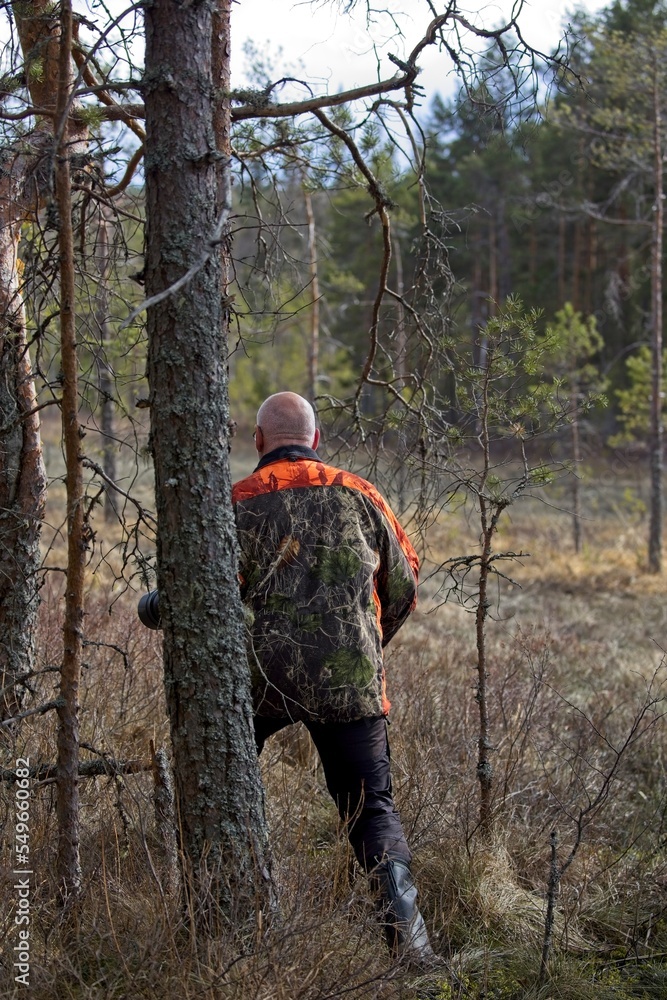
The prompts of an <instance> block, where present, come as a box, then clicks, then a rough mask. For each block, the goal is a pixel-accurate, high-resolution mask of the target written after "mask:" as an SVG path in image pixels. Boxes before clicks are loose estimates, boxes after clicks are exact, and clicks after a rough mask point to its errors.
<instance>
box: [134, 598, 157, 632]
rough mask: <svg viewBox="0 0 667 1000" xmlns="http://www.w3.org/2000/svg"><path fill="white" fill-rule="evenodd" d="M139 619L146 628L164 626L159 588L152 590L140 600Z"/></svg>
mask: <svg viewBox="0 0 667 1000" xmlns="http://www.w3.org/2000/svg"><path fill="white" fill-rule="evenodd" d="M137 611H138V614H139V619H140V621H141V623H142V625H145V626H146V628H162V619H161V618H160V598H159V594H158V592H157V590H151V591H149V592H148V593H147V594H144V596H143V597H142V598H141V600H140V601H139V607H138V609H137Z"/></svg>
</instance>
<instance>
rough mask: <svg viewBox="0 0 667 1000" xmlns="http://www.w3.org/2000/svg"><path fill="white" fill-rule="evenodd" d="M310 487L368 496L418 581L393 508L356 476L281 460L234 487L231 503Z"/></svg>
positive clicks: (410, 550) (309, 462)
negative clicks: (347, 491)
mask: <svg viewBox="0 0 667 1000" xmlns="http://www.w3.org/2000/svg"><path fill="white" fill-rule="evenodd" d="M310 486H346V487H347V488H348V489H351V490H357V491H358V492H359V493H363V494H364V496H367V497H368V499H369V500H370V501H371V503H372V504H373V506H374V507H376V508H377V509H378V510H379V511H380V512H381V513H382V514H383V515H384V517H385V518H386V519H387V521H388V522H389V524H390V525H391V528H392V530H393V532H394V534H395V535H396V538H397V540H398V544H399V545H400V547H401V549H402V550H403V554H404V555H405V557H406V559H407V560H408V563H409V564H410V568H411V569H412V572H413V573H414V575H415V580H417V579H418V578H419V556H418V555H417V553H416V552H415V550H414V548H413V546H412V544H411V542H410V539H409V538H408V536H407V535H406V533H405V532H404V530H403V528H402V527H401V525H400V524H399V523H398V521H397V519H396V516H395V515H394V512H393V511H392V509H391V507H390V506H389V504H388V503H387V501H386V500H385V499H384V497H383V496H382V494H380V493H379V492H378V491H377V490H376V489H375V487H374V486H373V485H372V484H371V483H369V482H367V480H365V479H362V478H361V476H355V475H354V473H353V472H346V471H345V470H344V469H336V468H334V467H333V466H331V465H325V464H324V463H323V462H316V461H314V460H313V459H308V458H306V459H300V460H299V461H296V462H293V461H290V459H288V458H285V459H280V460H279V461H277V462H271V464H270V465H265V466H264V467H263V468H262V469H258V470H257V471H256V472H253V473H252V475H250V476H247V477H246V479H241V480H240V481H239V482H238V483H235V484H234V486H233V487H232V503H239V501H241V500H250V499H251V498H252V497H256V496H261V495H262V494H263V493H275V492H276V491H277V490H293V489H303V488H307V487H310Z"/></svg>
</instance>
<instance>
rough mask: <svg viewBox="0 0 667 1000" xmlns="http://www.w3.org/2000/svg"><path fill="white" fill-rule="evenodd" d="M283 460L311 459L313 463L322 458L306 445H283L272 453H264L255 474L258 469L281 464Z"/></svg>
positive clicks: (273, 449)
mask: <svg viewBox="0 0 667 1000" xmlns="http://www.w3.org/2000/svg"><path fill="white" fill-rule="evenodd" d="M283 459H290V460H291V461H293V462H298V461H299V460H303V459H310V460H311V461H313V462H319V460H320V456H319V455H318V454H317V452H316V451H314V450H313V449H312V448H308V447H307V446H306V445H305V444H281V445H278V446H277V447H276V448H272V449H271V451H266V452H264V454H263V455H262V457H261V458H260V460H259V462H258V463H257V468H256V469H255V472H256V471H257V469H262V468H263V467H264V466H265V465H270V464H271V462H280V461H282V460H283Z"/></svg>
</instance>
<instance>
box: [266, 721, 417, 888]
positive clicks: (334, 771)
mask: <svg viewBox="0 0 667 1000" xmlns="http://www.w3.org/2000/svg"><path fill="white" fill-rule="evenodd" d="M290 721H291V720H290V719H268V718H264V717H262V716H255V740H256V742H257V752H258V753H261V752H262V748H263V746H264V743H265V741H266V739H267V738H268V737H269V736H271V735H272V734H273V733H277V732H278V731H279V730H280V729H284V728H285V726H288V725H290ZM304 725H305V726H306V728H307V729H308V732H309V733H310V735H311V736H312V738H313V742H314V744H315V746H316V747H317V752H318V753H319V755H320V760H321V761H322V767H323V768H324V776H325V778H326V782H327V788H328V789H329V793H330V795H331V797H332V798H333V800H334V802H335V803H336V806H337V807H338V812H339V814H340V817H341V819H342V820H343V822H344V823H345V824H346V827H347V835H348V837H349V839H350V844H351V845H352V848H353V850H354V853H355V855H356V857H357V860H358V861H359V864H361V865H362V866H363V867H364V868H365V869H366V870H367V871H370V870H371V869H372V868H373V867H374V866H375V865H377V864H378V863H379V862H380V861H382V859H383V858H396V859H400V860H402V861H405V862H406V863H407V864H409V863H410V861H411V859H412V855H411V854H410V849H409V848H408V845H407V842H406V840H405V834H404V833H403V827H402V826H401V821H400V818H399V815H398V813H397V812H396V807H395V805H394V798H393V795H392V790H391V775H390V772H389V740H388V739H387V720H386V719H385V717H384V716H382V715H381V716H376V717H374V718H371V719H359V720H357V721H355V722H342V723H333V722H306V723H304Z"/></svg>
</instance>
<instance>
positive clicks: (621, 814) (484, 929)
mask: <svg viewBox="0 0 667 1000" xmlns="http://www.w3.org/2000/svg"><path fill="white" fill-rule="evenodd" d="M246 464H247V463H246ZM241 465H242V466H243V463H241ZM245 471H247V469H246V468H245V466H243V467H242V469H241V472H245ZM607 471H608V470H607ZM607 471H605V473H604V474H602V473H598V474H597V475H593V473H592V472H590V471H589V474H588V476H587V480H586V483H585V487H586V491H585V507H584V510H585V517H586V520H585V522H584V545H583V549H582V551H581V552H580V553H579V554H575V553H574V551H573V544H572V541H571V537H570V535H571V527H570V518H569V515H568V514H567V512H566V508H567V505H568V497H567V483H566V482H563V483H562V484H561V485H560V486H558V485H557V486H556V487H555V488H554V489H552V491H551V492H550V493H549V494H548V495H547V500H548V503H546V504H545V503H538V502H536V501H533V500H526V501H525V502H522V503H519V504H517V505H516V507H513V508H511V510H510V512H509V513H507V514H505V515H504V517H503V520H502V521H501V526H500V532H499V536H498V539H497V544H496V546H495V547H496V550H497V551H508V552H509V551H512V552H520V551H523V552H529V553H530V556H529V557H526V558H521V559H518V560H514V561H513V562H508V563H503V564H502V570H503V572H506V573H507V575H509V576H511V577H512V578H513V580H514V581H515V583H510V582H508V581H507V580H504V579H500V580H498V581H497V585H496V586H495V587H494V589H493V594H492V603H491V607H490V609H489V621H488V625H487V645H488V665H489V706H490V714H491V733H492V742H493V745H494V751H493V764H494V798H493V830H492V833H491V834H490V835H489V836H487V837H484V836H482V834H481V831H480V828H479V820H478V815H479V799H478V784H477V777H476V764H477V738H478V706H477V703H476V700H475V691H476V674H475V665H476V646H475V627H474V618H473V615H472V614H471V612H470V606H468V607H467V608H466V607H465V606H462V605H461V603H460V602H458V601H457V600H455V598H454V596H453V595H450V597H449V599H448V600H447V602H446V603H443V602H444V596H445V591H446V587H444V586H443V578H442V575H438V574H437V573H435V572H434V571H433V570H434V567H435V566H437V565H439V564H440V563H442V561H443V560H445V559H447V558H449V557H450V556H451V555H461V554H464V553H466V552H472V551H474V547H475V544H476V538H477V536H478V529H476V527H475V521H474V517H472V516H469V515H467V514H466V512H465V511H463V510H460V509H459V510H458V511H456V512H454V511H446V512H445V513H444V514H443V515H442V516H441V517H440V518H439V519H438V522H437V524H435V525H434V526H433V528H432V529H431V531H430V532H429V536H428V543H429V550H428V559H427V560H426V561H425V564H424V571H423V583H422V588H421V599H420V605H419V608H418V610H417V611H416V612H415V614H414V615H413V616H412V618H411V620H410V621H409V622H408V623H407V624H406V625H405V627H404V628H403V629H402V631H401V632H400V633H399V635H398V636H397V637H396V639H395V640H394V641H393V642H392V644H391V645H390V647H389V648H388V650H387V663H386V669H387V678H388V690H389V696H390V698H391V700H392V703H393V709H392V713H391V727H390V739H391V746H392V766H393V774H394V785H395V793H396V800H397V804H398V807H399V810H400V813H401V817H402V819H403V822H404V825H405V828H406V831H407V834H408V839H409V842H410V844H411V846H412V849H413V852H414V871H415V875H416V878H417V880H418V884H419V888H420V894H421V906H422V910H423V912H424V915H425V918H426V921H427V924H428V927H429V931H430V934H431V938H432V941H433V944H434V947H435V948H436V950H437V951H439V952H440V953H441V954H442V955H443V956H446V958H447V961H448V963H449V968H450V969H451V970H452V971H453V972H455V973H456V977H455V978H454V979H451V978H450V977H449V975H448V974H447V973H446V971H442V972H438V973H434V974H430V975H424V976H421V977H420V976H416V975H414V974H412V973H410V972H409V971H407V970H404V969H401V968H399V967H396V966H392V965H391V963H390V961H389V958H388V955H387V954H386V952H385V950H384V946H383V942H382V935H381V931H380V929H379V928H378V926H377V923H376V919H375V914H374V907H373V900H372V898H371V896H370V894H369V891H368V887H367V884H366V879H365V877H363V875H362V874H361V873H360V872H359V871H358V870H357V869H356V867H355V865H354V864H353V862H352V859H351V858H350V855H349V851H348V848H347V845H346V842H345V839H344V837H343V836H342V835H341V831H340V829H339V824H338V820H337V814H336V811H335V809H334V808H333V805H332V803H331V802H330V800H329V797H328V795H327V792H326V788H325V785H324V781H323V776H322V773H321V768H320V767H319V764H318V760H317V755H316V753H315V752H314V750H313V748H312V746H311V744H310V740H309V737H308V735H307V733H306V732H305V731H304V730H302V729H301V727H292V728H291V729H290V730H288V731H286V732H284V733H283V734H280V735H278V736H276V737H273V738H272V739H271V740H270V741H269V743H268V744H267V747H266V750H265V752H264V754H263V755H262V769H263V774H264V779H265V784H266V788H267V808H268V814H269V820H270V825H271V831H272V842H273V850H274V858H275V872H276V879H277V884H278V888H279V892H280V905H281V919H280V921H276V922H275V923H274V924H273V925H269V926H268V927H267V926H263V925H262V926H259V927H257V928H256V929H255V936H254V938H252V939H248V938H246V940H245V947H246V950H245V953H242V952H241V951H240V948H239V941H238V938H237V937H236V936H235V935H231V934H230V935H227V936H225V935H222V936H221V937H220V938H218V939H216V940H213V941H206V940H201V939H198V938H197V935H196V933H195V932H194V931H193V930H191V929H189V928H188V926H187V925H186V924H185V922H184V921H183V918H182V914H181V908H180V904H179V901H178V892H177V890H175V889H174V879H175V874H176V873H175V872H174V871H173V870H172V869H171V868H170V854H169V851H168V850H166V849H165V843H164V839H163V837H162V836H161V835H160V834H159V833H158V830H157V828H156V819H155V811H154V807H153V801H152V794H153V786H152V778H151V773H150V771H146V772H141V773H138V774H135V775H126V776H124V777H122V778H109V777H103V778H94V779H88V780H85V781H83V782H82V810H83V812H82V817H83V828H82V841H81V848H82V864H83V878H84V891H83V901H82V905H81V908H80V911H79V914H78V924H77V926H76V927H74V928H72V927H71V926H70V927H65V926H61V925H60V923H59V913H58V910H57V907H56V906H55V904H54V902H53V899H54V897H55V891H54V890H55V886H54V878H53V870H54V857H55V849H56V843H55V838H56V818H55V812H54V800H55V789H54V785H53V782H52V781H46V782H43V783H42V784H40V785H39V786H38V787H36V788H35V789H34V795H33V799H32V805H31V829H30V837H31V841H30V844H31V858H32V860H33V870H34V872H35V875H34V881H33V889H32V897H31V938H30V941H31V971H30V990H29V995H30V996H33V997H36V998H39V1000H46V998H49V1000H60V998H62V1000H65V998H79V997H81V998H83V997H86V998H87V997H90V998H100V1000H102V998H105V1000H106V998H113V1000H116V998H117V1000H123V998H127V1000H134V998H146V1000H153V998H155V1000H157V998H172V997H173V998H179V1000H181V998H182V1000H194V998H195V997H196V998H209V1000H218V998H219V1000H223V998H224V1000H227V998H229V1000H232V998H233V1000H252V998H256V1000H274V998H275V1000H329V998H331V1000H333V998H334V997H352V998H378V1000H380V998H383V1000H385V998H386V1000H412V998H415V1000H416V998H417V997H420V996H429V997H432V998H434V1000H450V998H452V997H458V996H461V997H472V998H473V1000H482V998H488V1000H519V998H524V997H525V998H535V1000H538V998H539V1000H555V998H564V1000H567V998H572V1000H580V998H581V1000H584V998H589V997H590V998H596V1000H607V998H609V1000H612V998H616V1000H630V998H638V1000H649V998H651V1000H660V998H664V997H665V996H667V962H666V959H667V856H666V853H665V852H666V847H667V840H666V838H667V772H666V768H667V730H666V728H665V721H664V718H663V716H664V713H665V709H666V707H667V700H666V696H667V687H666V686H665V680H666V678H667V668H666V667H665V665H664V663H663V660H664V652H663V650H664V649H667V602H666V601H665V574H664V573H663V575H662V576H659V577H656V576H652V575H650V574H648V573H647V571H646V567H645V548H646V533H647V524H646V520H647V518H646V513H645V496H644V493H645V490H646V486H645V484H644V483H643V481H642V480H641V477H639V476H638V475H637V474H636V471H635V470H634V469H632V468H630V469H625V468H624V469H621V470H620V471H619V470H617V471H616V473H614V474H613V475H608V474H607ZM100 520H101V518H100ZM105 530H106V529H104V528H103V527H102V526H101V527H100V537H101V538H102V536H103V535H104V532H105ZM54 537H55V538H56V541H54V549H53V551H52V558H53V564H57V560H58V558H59V556H58V542H57V536H54ZM98 550H99V547H98ZM112 561H113V560H112V559H109V560H107V562H106V566H107V569H108V565H109V562H112ZM98 566H99V569H98V572H97V574H96V575H95V576H94V577H92V580H91V587H90V595H89V607H88V614H87V619H86V637H87V642H88V645H87V646H86V665H85V669H84V676H83V684H82V691H81V727H82V732H81V739H82V744H85V749H84V751H83V756H84V757H85V758H86V759H94V758H95V756H96V755H97V754H99V753H102V754H108V755H109V756H110V757H113V758H114V759H117V760H119V759H139V760H142V761H148V759H149V743H150V741H153V743H154V744H155V745H156V746H157V747H161V746H162V747H168V745H169V739H168V727H167V722H166V717H165V708H164V697H163V690H162V678H161V665H160V637H159V633H154V632H151V631H149V630H147V629H144V628H143V627H142V626H141V625H140V623H139V622H138V620H137V618H136V612H135V609H136V599H137V594H136V593H132V592H125V593H123V592H121V591H120V590H119V589H118V588H117V587H114V586H113V585H112V584H111V582H110V579H109V576H108V575H106V576H105V573H106V572H107V570H105V568H104V567H105V561H104V560H102V562H101V563H99V561H98ZM52 577H53V580H54V582H53V583H52V584H50V585H48V586H47V587H45V589H44V592H43V604H42V625H41V634H40V648H39V665H40V666H41V667H43V668H44V667H50V666H54V665H57V664H58V663H59V661H60V656H61V637H60V625H61V621H60V615H61V594H60V591H59V589H58V575H57V574H52ZM469 583H470V584H472V581H471V580H469ZM473 589H474V587H472V586H471V591H472V590H473ZM54 678H55V674H53V673H46V674H44V675H43V676H42V677H41V678H40V680H39V683H38V684H37V686H36V689H35V699H36V700H37V701H36V703H38V701H39V700H43V701H47V700H49V699H50V698H53V697H54V696H55V690H56V689H55V679H54ZM55 752H56V749H55V720H54V718H53V714H51V715H48V716H44V717H39V716H36V717H32V718H30V719H26V720H25V722H24V724H23V728H22V729H21V732H20V735H19V736H18V738H17V740H16V743H15V745H13V746H12V747H11V748H10V749H9V750H8V755H9V756H8V757H7V759H10V758H11V759H12V760H13V758H15V757H24V756H25V757H29V758H30V761H31V763H37V762H40V761H52V760H54V759H55ZM5 756H7V754H5ZM2 795H3V801H2V806H1V808H2V819H3V821H4V828H5V834H4V838H5V843H4V847H5V850H4V851H3V858H5V859H7V858H9V857H10V851H11V846H12V841H11V832H12V830H13V825H12V824H13V821H12V817H11V808H12V803H13V799H12V796H11V790H10V789H9V788H8V787H5V788H4V789H3V792H2ZM554 832H555V833H554ZM554 847H555V856H554V857H552V849H553V848H554ZM554 866H555V867H554ZM554 872H555V874H554ZM12 878H13V876H12V875H11V874H10V873H9V871H7V872H6V874H5V875H4V876H3V877H2V881H3V886H2V891H3V893H4V898H5V900H6V905H5V908H4V913H3V916H2V922H1V923H0V935H1V937H0V940H1V941H2V947H3V957H2V965H1V966H0V979H5V982H6V985H3V986H2V989H1V990H0V992H1V993H2V995H3V996H7V997H13V996H16V997H19V996H22V995H24V991H25V988H24V987H23V986H21V985H20V984H16V983H15V982H14V979H13V975H14V974H13V970H12V961H13V959H12V948H13V947H14V943H15V942H14V937H15V934H16V927H15V925H14V909H13V907H12V900H13V899H14V896H13V892H14V890H13V888H12V887H13V885H14V883H13V881H12ZM550 878H551V883H552V897H553V901H554V903H555V918H554V929H553V938H552V941H551V943H550V946H549V948H548V953H547V955H546V956H545V958H546V964H544V965H543V967H542V969H541V960H542V956H543V946H544V935H545V919H546V909H547V897H548V893H549V882H550Z"/></svg>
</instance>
